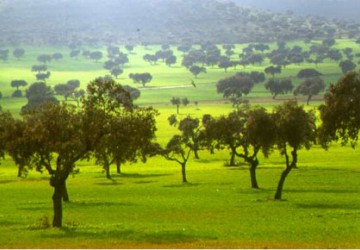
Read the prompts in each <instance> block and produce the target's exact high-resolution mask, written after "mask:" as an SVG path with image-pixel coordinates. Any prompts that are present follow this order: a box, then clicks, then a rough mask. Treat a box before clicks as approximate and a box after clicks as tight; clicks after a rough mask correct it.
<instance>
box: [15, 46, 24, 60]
mask: <svg viewBox="0 0 360 250" xmlns="http://www.w3.org/2000/svg"><path fill="white" fill-rule="evenodd" d="M13 56H14V57H15V58H16V59H17V60H20V58H22V57H24V56H25V50H24V49H22V48H16V49H14V51H13Z"/></svg>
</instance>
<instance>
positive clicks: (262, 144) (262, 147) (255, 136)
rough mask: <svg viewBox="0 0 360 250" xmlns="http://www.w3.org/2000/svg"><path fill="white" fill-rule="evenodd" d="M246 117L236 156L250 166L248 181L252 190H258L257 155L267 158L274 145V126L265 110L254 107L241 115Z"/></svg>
mask: <svg viewBox="0 0 360 250" xmlns="http://www.w3.org/2000/svg"><path fill="white" fill-rule="evenodd" d="M241 114H244V115H245V116H246V122H245V124H244V129H243V132H242V139H241V147H242V153H239V152H238V151H236V155H237V156H238V157H241V158H243V159H244V160H245V162H247V163H249V164H250V168H249V170H250V180H251V187H252V188H255V189H257V188H259V185H258V181H257V178H256V169H257V167H258V165H259V160H258V157H257V156H258V153H259V152H260V151H262V153H263V155H264V156H265V157H266V158H267V157H268V156H269V155H270V153H271V150H272V148H273V146H274V144H275V140H276V126H275V122H274V119H273V117H272V116H271V115H270V114H268V113H267V112H266V109H265V108H262V107H256V108H254V109H249V110H247V112H246V113H241V112H240V115H241Z"/></svg>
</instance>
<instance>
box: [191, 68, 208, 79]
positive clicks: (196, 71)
mask: <svg viewBox="0 0 360 250" xmlns="http://www.w3.org/2000/svg"><path fill="white" fill-rule="evenodd" d="M189 71H190V72H191V74H193V75H194V76H195V78H197V77H198V75H199V74H200V73H206V68H205V67H200V66H197V65H192V66H191V67H190V68H189Z"/></svg>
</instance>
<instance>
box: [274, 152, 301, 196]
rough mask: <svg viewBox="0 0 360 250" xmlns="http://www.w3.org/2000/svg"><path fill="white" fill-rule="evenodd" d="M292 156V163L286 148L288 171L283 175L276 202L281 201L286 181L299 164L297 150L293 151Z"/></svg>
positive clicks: (276, 194)
mask: <svg viewBox="0 0 360 250" xmlns="http://www.w3.org/2000/svg"><path fill="white" fill-rule="evenodd" d="M291 156H292V161H291V163H290V161H289V156H288V154H287V152H286V146H285V158H286V169H285V170H284V171H283V172H282V173H281V176H280V180H279V183H278V187H277V190H276V193H275V200H281V197H282V190H283V187H284V183H285V179H286V177H287V176H288V175H289V173H290V171H291V170H292V169H293V168H295V167H296V163H297V150H296V149H294V150H293V151H291Z"/></svg>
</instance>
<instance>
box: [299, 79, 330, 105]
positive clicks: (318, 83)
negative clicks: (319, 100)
mask: <svg viewBox="0 0 360 250" xmlns="http://www.w3.org/2000/svg"><path fill="white" fill-rule="evenodd" d="M324 89H325V83H324V81H323V80H322V79H321V78H320V77H310V78H306V79H305V80H304V81H303V82H302V83H301V84H300V85H299V86H298V87H297V88H296V89H295V91H294V95H295V96H296V95H298V94H301V95H305V96H307V97H308V98H307V101H306V104H307V105H309V102H310V100H311V98H312V97H313V96H314V95H317V94H319V93H320V92H321V91H323V90H324Z"/></svg>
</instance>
